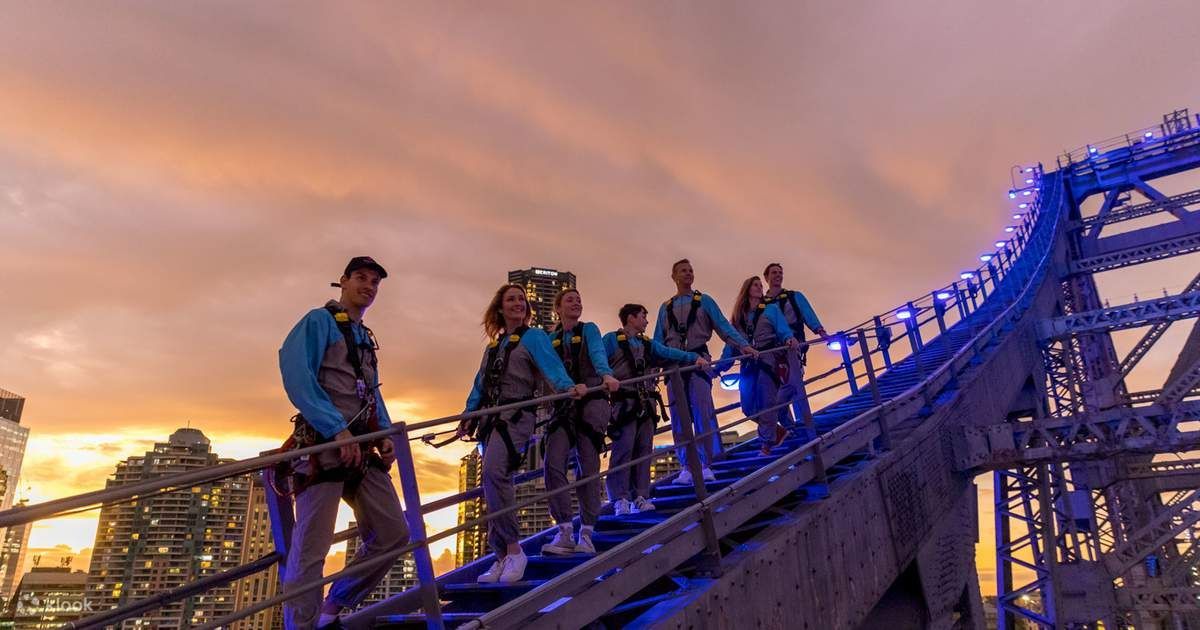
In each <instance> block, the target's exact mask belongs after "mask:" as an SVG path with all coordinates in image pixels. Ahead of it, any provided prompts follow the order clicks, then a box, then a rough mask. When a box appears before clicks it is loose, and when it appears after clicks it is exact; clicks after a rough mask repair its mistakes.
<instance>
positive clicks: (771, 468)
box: [462, 211, 1062, 629]
mask: <svg viewBox="0 0 1200 630" xmlns="http://www.w3.org/2000/svg"><path fill="white" fill-rule="evenodd" d="M1061 215H1062V212H1061V211H1057V212H1055V213H1054V218H1053V221H1052V223H1051V224H1050V225H1049V226H1047V227H1046V228H1045V231H1044V232H1041V235H1040V238H1041V240H1044V241H1046V244H1045V245H1044V251H1043V253H1042V257H1041V258H1040V260H1038V261H1037V263H1036V265H1035V266H1034V267H1033V269H1032V270H1031V271H1029V272H1028V273H1025V272H1024V270H1022V274H1023V275H1025V276H1026V281H1025V282H1024V285H1023V286H1022V288H1021V290H1020V292H1019V293H1017V294H1014V295H1013V296H1012V303H1011V304H1010V305H1009V306H1008V307H1007V308H1005V310H1004V311H1003V312H1001V313H1000V314H998V315H997V316H996V317H994V318H993V319H992V320H991V322H990V323H989V325H988V326H986V327H984V328H983V329H982V330H981V331H980V332H978V333H977V334H976V335H975V336H974V337H973V338H972V339H971V340H970V341H969V342H968V343H966V344H964V346H963V347H962V348H961V349H960V350H959V351H958V352H956V353H955V354H954V356H953V357H950V358H948V359H947V360H946V361H945V362H944V363H943V365H942V366H941V367H939V368H938V369H937V370H935V371H934V372H933V373H932V374H930V375H929V376H928V377H926V378H925V379H924V380H922V381H921V382H920V383H918V384H917V385H914V386H913V387H911V388H909V389H908V390H906V391H905V392H903V393H902V394H900V395H899V396H896V397H893V398H892V399H891V400H889V401H888V402H886V403H883V404H880V405H877V406H875V407H872V408H871V409H868V410H866V411H863V412H862V413H860V414H859V415H857V416H855V417H854V419H852V420H850V421H848V422H846V423H844V424H842V425H840V426H838V427H837V428H835V429H834V430H832V431H830V432H829V433H826V434H825V435H822V436H820V437H817V438H816V439H814V440H812V441H810V442H808V443H807V444H805V445H803V446H800V447H798V448H797V449H795V450H793V451H792V452H790V453H788V454H786V455H784V456H783V457H781V458H780V459H778V460H776V461H775V462H772V463H771V464H768V465H767V466H764V467H763V468H760V469H759V470H757V471H755V472H753V473H751V474H750V475H748V476H747V477H744V478H742V479H740V480H738V481H736V482H734V484H732V485H730V486H729V487H726V488H725V489H723V490H720V491H718V492H717V493H714V494H713V495H712V496H711V497H708V498H707V499H705V500H703V501H700V502H698V503H696V504H693V505H692V506H690V507H688V508H686V509H685V510H683V511H681V512H680V513H678V514H676V515H674V516H672V517H670V518H669V519H667V520H666V521H664V522H662V523H659V524H658V525H655V526H653V527H651V528H649V529H647V530H646V531H644V532H642V533H641V534H639V535H637V536H635V537H634V538H632V539H630V540H628V541H626V542H624V543H622V544H620V545H618V546H617V547H615V548H614V549H611V550H609V551H608V552H607V553H606V554H604V555H602V556H597V557H595V558H593V559H591V560H589V561H587V562H585V563H583V564H581V565H579V566H577V567H575V568H573V569H570V570H568V571H566V572H564V573H562V574H560V575H558V576H557V577H555V578H553V579H552V580H550V581H549V582H547V583H546V584H545V585H544V586H543V588H540V589H536V590H534V591H530V592H528V593H525V594H524V595H521V596H519V597H517V598H516V599H514V600H512V601H510V602H508V603H507V604H505V605H503V606H501V607H499V608H497V609H495V610H492V611H491V612H489V613H486V614H485V615H483V616H482V617H480V618H478V619H476V620H473V621H471V622H469V623H467V624H465V625H463V626H462V628H465V629H477V628H486V627H491V624H493V623H495V622H497V621H499V620H501V619H503V620H505V622H506V627H507V626H518V625H519V624H520V623H521V622H522V621H524V619H522V618H520V617H514V615H518V614H519V613H520V612H521V611H539V613H540V612H542V611H543V610H544V609H545V608H546V607H547V606H549V605H550V604H551V603H553V601H554V600H557V599H559V598H560V597H561V596H562V594H564V593H570V594H575V593H577V591H578V590H579V589H581V588H585V587H586V586H587V585H592V584H595V582H594V580H595V576H597V575H605V574H608V572H609V571H612V570H613V569H615V568H617V567H618V565H620V564H621V563H624V562H626V559H627V558H628V557H630V556H631V555H634V557H636V556H635V554H642V553H643V552H642V550H643V549H647V548H650V547H651V546H653V545H655V544H665V543H664V542H660V541H666V540H669V539H670V538H671V537H675V536H678V535H679V534H682V533H683V532H684V531H686V528H687V527H689V526H690V523H692V522H695V520H696V518H697V517H698V516H699V515H700V514H701V513H703V512H704V511H705V510H706V509H708V510H712V509H714V508H720V509H721V510H723V513H729V512H730V511H731V510H729V509H727V508H729V507H730V506H729V504H727V503H726V502H727V501H728V502H730V503H732V502H736V501H739V500H742V499H744V498H745V497H747V496H749V495H751V494H752V493H753V492H756V491H758V490H760V489H763V488H764V487H766V486H767V485H768V484H769V483H771V481H772V480H773V479H777V475H781V474H783V472H784V471H786V470H794V469H795V468H797V467H798V466H799V465H800V464H801V463H802V462H803V461H805V459H806V458H807V457H808V456H809V455H810V454H811V452H812V450H813V449H815V448H817V447H819V446H820V445H822V444H824V443H836V442H838V441H841V440H844V439H848V438H849V437H850V435H852V434H856V433H861V432H863V431H864V430H865V429H869V428H870V426H871V425H872V423H873V422H876V423H881V422H882V420H883V418H885V417H886V416H887V415H888V414H889V412H890V411H891V410H893V409H894V408H895V406H896V405H897V403H898V401H904V400H911V399H915V398H918V397H920V394H921V393H922V391H923V390H926V389H928V388H930V387H936V386H940V385H939V381H940V379H942V378H943V377H944V376H945V374H946V372H947V371H948V370H950V369H955V370H962V369H966V368H967V364H966V362H964V359H965V358H966V357H967V355H968V354H971V355H973V354H975V353H978V352H979V351H981V350H982V349H983V348H984V347H986V346H987V345H988V344H987V343H982V342H983V341H985V340H986V341H988V343H990V342H991V336H992V335H993V334H994V333H995V332H997V331H998V330H999V329H1000V328H1001V325H1002V324H1007V323H1008V321H1009V319H1010V318H1011V316H1012V315H1013V313H1014V309H1017V308H1018V307H1022V306H1024V305H1025V304H1026V302H1027V299H1028V298H1029V296H1030V291H1031V290H1032V289H1033V288H1034V287H1035V286H1040V282H1039V279H1040V278H1042V277H1043V276H1044V274H1045V272H1046V269H1047V267H1048V265H1047V261H1048V260H1049V256H1050V252H1051V250H1052V248H1051V247H1050V242H1051V240H1052V238H1053V236H1054V234H1055V233H1056V232H1057V230H1058V227H1059V225H1060V221H1061ZM880 428H881V429H882V424H881V426H880ZM874 439H875V436H874V435H872V434H870V433H866V434H864V435H863V439H862V440H860V441H859V442H855V443H854V444H851V445H847V446H845V448H844V449H843V450H850V451H851V452H853V450H857V448H861V447H862V446H865V445H867V444H869V443H870V442H871V441H872V440H874ZM794 480H795V478H793V481H794ZM790 485H791V484H789V486H790ZM630 573H632V572H631V571H621V572H620V573H618V574H617V575H628V574H630ZM610 579H611V578H610ZM574 599H575V598H571V600H574ZM557 610H558V609H557V608H556V609H555V611H557ZM564 614H565V613H564Z"/></svg>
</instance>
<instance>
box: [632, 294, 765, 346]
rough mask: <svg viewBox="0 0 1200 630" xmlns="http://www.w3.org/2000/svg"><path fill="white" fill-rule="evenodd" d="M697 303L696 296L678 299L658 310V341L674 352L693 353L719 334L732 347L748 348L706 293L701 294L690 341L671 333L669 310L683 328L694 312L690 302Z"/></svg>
mask: <svg viewBox="0 0 1200 630" xmlns="http://www.w3.org/2000/svg"><path fill="white" fill-rule="evenodd" d="M694 299H695V297H694V294H688V295H676V296H672V297H671V299H669V300H667V301H666V302H663V304H662V305H661V306H659V307H658V318H657V319H656V320H655V324H654V340H655V341H657V342H659V343H661V344H663V345H667V346H670V347H672V348H678V349H682V350H690V349H694V348H697V347H699V346H701V345H703V344H707V343H708V341H709V339H711V338H712V334H713V332H716V333H717V335H718V336H720V337H721V339H723V340H724V341H725V343H733V344H735V345H738V346H744V345H747V343H746V339H745V338H744V337H743V336H742V335H741V334H740V333H738V331H737V330H735V329H734V328H733V325H732V324H730V323H729V320H728V319H725V315H724V314H722V313H721V309H720V308H719V307H718V306H717V303H716V302H715V301H713V299H712V298H711V297H709V295H708V294H705V293H701V294H700V300H699V302H700V306H699V308H698V309H697V312H696V321H695V323H694V324H693V325H692V327H691V328H690V329H689V330H688V331H687V338H686V339H679V338H678V337H679V336H678V334H677V333H676V332H675V331H674V330H670V326H669V325H668V320H669V318H668V317H667V308H668V307H670V308H671V309H672V310H673V311H674V313H675V316H676V320H677V321H678V322H679V323H680V324H681V325H687V314H688V312H689V311H690V310H691V302H692V301H693V300H694Z"/></svg>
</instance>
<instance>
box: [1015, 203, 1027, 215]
mask: <svg viewBox="0 0 1200 630" xmlns="http://www.w3.org/2000/svg"><path fill="white" fill-rule="evenodd" d="M1017 207H1018V208H1020V209H1022V210H1024V209H1025V208H1028V207H1029V204H1027V203H1019V204H1017ZM1013 218H1014V219H1016V218H1017V215H1015V214H1014V215H1013Z"/></svg>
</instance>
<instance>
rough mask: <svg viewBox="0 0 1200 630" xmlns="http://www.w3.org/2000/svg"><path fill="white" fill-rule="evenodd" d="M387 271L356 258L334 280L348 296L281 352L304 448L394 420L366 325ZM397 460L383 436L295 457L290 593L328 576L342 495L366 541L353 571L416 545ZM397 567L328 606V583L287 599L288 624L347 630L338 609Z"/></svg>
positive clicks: (367, 578) (302, 326) (309, 319)
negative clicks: (399, 489) (399, 491)
mask: <svg viewBox="0 0 1200 630" xmlns="http://www.w3.org/2000/svg"><path fill="white" fill-rule="evenodd" d="M386 277H387V271H385V270H384V268H383V266H381V265H380V264H379V263H377V262H375V260H374V259H372V258H370V257H368V256H358V257H356V258H352V259H351V260H350V262H349V264H347V265H346V269H345V271H344V272H343V273H342V277H341V280H340V281H339V282H338V283H335V284H334V286H338V287H340V288H341V290H342V291H341V296H340V297H339V298H338V299H337V300H330V301H329V302H327V303H326V304H325V306H323V307H321V308H316V309H313V310H311V311H309V312H308V314H306V315H305V316H304V317H303V318H301V320H300V322H299V323H297V324H296V326H295V327H294V328H292V331H291V333H289V334H288V336H287V339H285V340H284V342H283V347H282V348H280V349H279V369H280V372H281V374H282V376H283V387H284V390H286V392H287V395H288V399H289V400H291V402H292V404H293V405H295V406H296V409H298V410H299V411H300V415H299V416H297V417H296V418H295V422H296V430H295V432H294V434H293V437H294V438H295V440H296V446H297V447H299V448H303V447H305V446H312V445H313V444H318V443H322V442H329V441H334V440H344V439H348V438H350V437H352V436H355V435H363V434H366V433H372V432H375V431H379V430H381V429H384V428H386V427H388V426H390V425H391V420H390V419H389V418H388V413H387V408H386V407H385V406H384V404H383V396H382V395H381V394H380V393H379V375H378V359H377V357H376V356H375V350H376V349H378V345H377V344H376V343H375V337H374V335H372V334H371V330H370V329H369V328H367V327H366V326H364V325H363V323H362V318H363V314H364V313H366V311H367V309H368V308H369V307H370V306H371V304H372V303H373V302H374V301H375V297H376V295H377V294H378V292H379V284H380V282H381V281H382V280H383V279H384V278H386ZM394 460H395V453H394V450H393V445H392V441H391V439H383V440H379V441H377V442H371V443H367V442H360V443H358V444H348V445H345V446H342V447H341V448H339V449H330V450H326V451H322V452H321V453H318V454H317V455H312V456H307V457H304V458H301V459H300V460H299V461H298V462H297V463H296V465H295V473H296V474H295V478H294V482H293V483H294V486H293V487H294V488H295V489H296V491H295V493H296V495H295V509H296V523H295V527H294V528H293V530H292V539H291V543H290V545H289V546H288V550H287V564H286V566H285V568H284V571H283V575H282V576H281V578H282V579H281V582H282V586H283V590H284V592H287V591H288V590H289V589H292V588H295V587H296V586H299V585H301V584H304V583H306V582H310V581H313V580H316V579H319V578H320V577H321V571H322V568H323V567H324V565H325V555H326V554H327V553H329V546H330V544H331V543H332V542H333V534H334V521H335V519H336V517H337V511H338V504H339V502H340V501H341V500H343V499H344V500H345V501H346V502H347V503H349V504H350V506H351V507H352V508H353V509H354V519H355V521H356V522H357V523H358V531H359V539H360V540H361V541H362V542H361V544H360V545H359V547H358V551H357V552H356V553H355V554H354V558H353V559H352V560H351V561H350V563H349V564H348V565H347V567H348V568H349V567H353V566H354V565H355V564H357V563H359V562H362V561H363V560H364V559H366V558H369V557H371V556H375V555H377V554H380V553H383V552H387V551H389V550H392V549H395V548H397V547H400V546H402V545H404V544H405V543H407V542H408V522H407V521H405V518H404V512H403V511H402V509H401V506H400V499H399V498H398V497H397V496H396V489H395V487H394V486H393V485H392V480H391V477H390V476H389V474H388V470H389V469H390V468H391V465H392V462H393V461H394ZM390 568H391V564H381V565H379V566H378V567H376V568H374V569H371V570H370V571H367V572H364V573H356V574H352V575H349V576H346V577H343V578H340V579H338V580H337V581H336V582H334V583H333V585H332V587H331V588H330V589H329V596H328V597H327V598H326V599H325V600H324V603H322V600H321V589H315V590H310V591H308V592H306V593H303V594H299V595H297V596H296V597H293V598H291V599H289V600H287V601H286V602H285V603H284V606H283V611H284V625H285V626H286V627H287V628H288V629H289V630H299V629H303V630H309V629H311V628H318V629H321V628H339V627H341V625H340V621H339V619H338V614H339V613H340V612H341V611H342V610H343V609H349V608H353V607H355V606H357V605H358V604H359V603H361V602H362V601H363V599H364V598H366V596H367V595H369V594H370V593H371V591H372V590H373V589H374V588H375V586H376V584H378V583H379V581H380V580H381V579H383V577H384V576H385V575H386V574H387V572H388V570H389V569H390Z"/></svg>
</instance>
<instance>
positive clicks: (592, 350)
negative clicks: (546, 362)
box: [550, 322, 613, 386]
mask: <svg viewBox="0 0 1200 630" xmlns="http://www.w3.org/2000/svg"><path fill="white" fill-rule="evenodd" d="M581 324H582V328H583V334H582V335H581V337H583V339H582V340H581V341H582V342H583V347H584V349H586V350H587V356H586V357H580V360H579V362H580V363H581V365H580V366H579V370H578V371H577V372H576V373H577V374H579V377H580V382H582V383H583V384H584V385H588V386H593V385H599V384H600V377H602V376H612V373H613V371H612V367H610V366H609V365H608V355H607V354H606V353H605V352H604V340H603V339H601V338H600V328H599V327H598V326H596V325H595V324H593V323H592V322H581ZM560 331H561V329H559V330H556V331H554V332H552V333H550V344H551V347H552V348H554V349H555V356H556V357H561V356H562V354H561V353H562V349H561V348H560V347H559V346H558V343H557V342H558V339H559V335H560ZM567 341H570V340H569V339H568V340H567ZM560 360H561V359H560Z"/></svg>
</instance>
